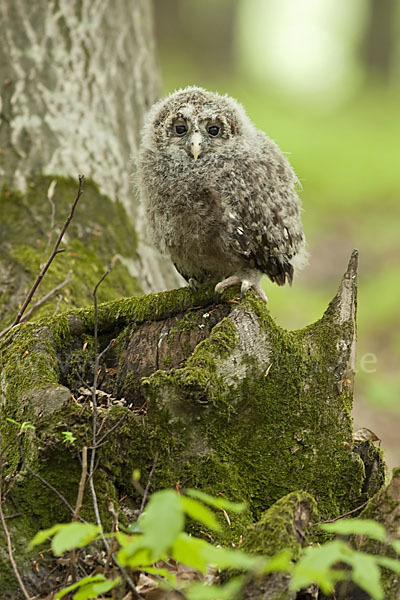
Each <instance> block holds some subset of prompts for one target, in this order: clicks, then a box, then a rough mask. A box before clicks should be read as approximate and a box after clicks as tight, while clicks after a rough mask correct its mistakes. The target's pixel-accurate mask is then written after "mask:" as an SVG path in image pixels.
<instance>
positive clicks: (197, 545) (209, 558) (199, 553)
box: [172, 533, 266, 573]
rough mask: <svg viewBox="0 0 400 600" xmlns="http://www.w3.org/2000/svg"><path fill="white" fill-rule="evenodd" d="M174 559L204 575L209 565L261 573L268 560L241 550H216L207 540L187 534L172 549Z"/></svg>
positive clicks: (181, 536)
mask: <svg viewBox="0 0 400 600" xmlns="http://www.w3.org/2000/svg"><path fill="white" fill-rule="evenodd" d="M172 557H173V558H175V560H177V561H178V562H181V563H183V564H185V565H188V566H190V567H193V568H194V569H198V570H199V571H201V572H202V573H205V572H206V571H207V567H208V565H214V566H216V567H218V568H220V569H228V568H231V569H243V570H246V571H259V572H261V571H262V570H263V569H264V568H265V565H266V559H264V558H263V557H260V556H253V555H250V554H246V553H245V552H242V551H241V550H227V549H225V548H216V547H215V546H212V545H211V544H209V543H208V542H206V541H205V540H201V539H199V538H195V537H191V536H189V535H187V534H186V533H181V534H180V536H179V537H178V539H177V540H176V541H175V543H174V545H173V547H172Z"/></svg>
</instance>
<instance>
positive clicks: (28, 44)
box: [0, 0, 178, 320]
mask: <svg viewBox="0 0 400 600" xmlns="http://www.w3.org/2000/svg"><path fill="white" fill-rule="evenodd" d="M151 8H152V5H151V3H150V2H148V0H133V1H130V0H121V1H120V2H117V3H114V2H111V1H110V0H100V1H96V2H95V1H94V0H73V1H69V2H47V0H35V2H31V1H30V0H15V2H7V0H0V36H1V47H0V110H1V113H0V151H1V154H0V179H1V181H2V185H3V187H4V186H7V188H8V191H7V194H6V198H5V199H3V200H2V208H1V210H2V224H1V226H2V231H1V235H0V299H1V301H3V300H4V294H6V292H10V290H13V292H12V294H11V296H12V297H10V293H8V298H7V302H8V307H9V309H10V311H11V310H13V309H14V307H15V304H16V303H17V302H18V301H20V300H21V294H23V291H24V286H25V285H27V282H26V281H25V279H27V280H28V281H30V280H31V278H32V277H33V276H36V275H37V273H38V272H39V271H38V270H36V268H37V264H36V263H38V261H37V260H36V261H33V262H34V264H33V265H30V264H29V261H28V260H27V259H26V256H25V260H24V261H23V265H22V266H23V267H24V269H23V272H18V273H17V270H18V269H17V267H16V265H14V266H15V269H14V270H12V274H11V275H10V271H9V269H8V267H9V265H10V264H11V263H13V259H15V257H16V252H17V251H16V243H17V241H18V240H16V239H15V236H14V237H13V235H12V234H13V233H16V232H17V233H18V234H19V245H20V246H21V248H20V250H18V254H19V257H21V255H22V254H24V253H25V254H26V252H25V250H24V249H23V248H22V246H23V244H25V245H26V244H28V246H29V247H31V248H32V247H33V249H34V250H35V249H37V251H38V255H39V254H40V253H43V250H44V246H45V243H43V241H44V242H46V235H47V233H48V232H49V229H50V215H51V207H50V204H49V202H48V201H47V200H46V193H45V192H44V193H43V190H42V187H43V185H42V184H41V185H39V188H40V190H41V192H40V193H41V194H42V195H41V197H39V198H38V199H37V200H34V199H33V198H32V197H31V196H32V195H31V196H30V199H29V202H28V201H27V200H26V198H27V194H26V192H27V190H29V189H30V187H32V186H33V187H34V186H35V185H36V184H35V183H34V184H32V183H31V178H36V183H37V178H38V177H42V178H43V177H45V176H48V177H51V178H57V177H60V176H61V177H70V178H74V180H75V179H76V177H77V175H78V173H83V174H84V175H85V176H86V178H89V177H90V178H91V179H93V181H94V183H95V184H96V185H98V186H99V188H100V192H101V193H103V194H107V196H108V197H109V199H110V200H111V201H110V202H109V204H111V205H113V204H114V205H115V201H119V202H120V203H122V205H123V207H124V209H125V211H126V213H127V216H126V217H125V218H120V219H119V221H118V219H116V214H114V213H115V212H116V209H115V207H114V208H110V211H111V212H110V213H109V214H108V215H107V208H106V206H105V202H104V201H103V202H100V200H98V199H94V198H92V199H91V203H92V204H91V206H90V207H88V210H89V209H91V210H92V214H91V215H90V216H89V215H88V214H87V221H85V220H84V221H82V220H81V222H80V223H79V224H80V232H78V238H79V240H80V241H81V242H82V244H83V245H84V249H87V248H90V247H92V244H93V242H95V236H96V235H97V236H98V237H99V236H103V239H106V238H107V233H109V234H110V235H109V238H110V237H113V238H114V239H116V240H119V241H124V242H125V249H124V250H122V249H121V248H118V247H117V246H118V245H117V244H115V245H114V244H113V243H110V245H109V247H108V248H107V249H106V250H105V248H104V247H103V248H102V250H103V256H102V257H101V258H102V259H103V263H104V264H107V262H109V261H111V259H112V257H113V255H114V254H117V253H118V257H119V258H120V259H121V260H120V262H121V263H122V264H123V265H124V268H125V270H126V269H128V271H129V273H130V275H131V277H136V279H137V285H136V286H135V290H133V288H132V286H130V285H125V286H122V287H121V286H120V287H118V286H116V289H115V290H114V296H113V297H115V295H118V294H124V295H130V294H132V293H133V291H140V290H143V291H150V290H155V289H163V288H165V287H173V286H174V285H176V282H177V281H178V277H177V275H176V274H175V273H174V271H173V268H172V266H170V264H169V262H168V263H167V262H166V261H164V259H161V258H160V257H159V256H158V255H157V256H156V255H155V254H154V253H153V251H152V250H151V249H150V248H148V247H147V245H146V244H145V243H142V242H140V243H139V245H137V241H136V236H135V233H134V230H133V225H132V222H133V223H134V228H135V230H136V233H138V232H141V231H142V228H143V227H142V222H143V220H142V214H141V212H140V209H139V208H138V205H137V204H138V203H137V198H136V197H135V194H134V191H133V186H132V171H133V166H132V161H131V159H132V157H134V156H135V154H136V151H137V147H138V142H139V134H140V129H141V126H142V121H143V115H144V113H145V112H146V111H147V109H148V108H149V107H150V106H151V105H152V103H153V102H154V101H155V100H156V99H158V97H159V94H160V87H161V86H160V77H159V69H158V66H157V63H156V59H155V42H154V34H153V18H152V10H151ZM50 181H51V179H50ZM42 183H43V180H42ZM48 185H49V182H48V183H47V186H48ZM39 188H38V189H39ZM46 189H47V188H46ZM15 191H19V192H22V194H25V201H23V200H21V201H20V202H19V204H18V202H17V199H14V200H13V202H11V201H8V202H7V198H10V194H13V193H14V192H15ZM61 195H62V190H61V182H60V181H58V183H57V186H56V189H55V193H54V201H55V203H56V208H57V210H56V221H55V222H56V224H57V225H58V224H61V223H62V222H63V219H64V218H65V216H64V214H63V213H65V211H66V210H67V208H68V204H70V203H72V200H73V196H72V195H71V197H69V198H68V199H65V201H64V202H63V203H61V200H59V199H60V197H61ZM84 198H85V195H84V196H83V200H82V203H83V204H82V206H83V207H84V208H83V209H82V210H80V208H78V211H77V216H76V217H75V222H76V223H78V221H79V219H85V216H84V213H85V204H84V203H85V202H86V204H87V200H86V201H85V200H84ZM58 201H59V203H58V204H57V202H58ZM36 202H37V204H36ZM17 205H18V210H16V211H15V212H16V214H15V215H11V211H12V207H15V206H17ZM100 207H101V208H100ZM86 212H87V211H86ZM111 213H113V218H112V217H111ZM6 217H7V221H6ZM129 220H130V221H131V231H129V232H127V231H125V230H124V228H123V227H122V226H121V225H120V224H121V222H122V223H124V222H125V223H127V222H128V221H129ZM33 223H35V224H36V225H37V227H36V229H35V230H32V224H33ZM27 228H29V230H28V229H27ZM10 230H11V231H10ZM93 232H94V235H93V234H92V235H90V234H91V233H93ZM73 233H74V239H76V234H77V232H76V231H74V232H73ZM125 234H126V235H125ZM124 235H125V239H122V238H123V237H124ZM10 248H11V249H12V250H13V257H11V256H10V254H9V251H10ZM68 250H69V248H68ZM78 253H79V252H78ZM95 254H96V255H98V251H97V248H96V251H95ZM40 258H41V257H40ZM14 262H15V261H14ZM39 262H40V260H39ZM31 263H32V261H31ZM30 266H32V269H30ZM16 269H17V270H16ZM99 269H100V271H101V270H102V269H101V268H99ZM67 270H68V269H67ZM67 270H66V271H65V274H66V272H67ZM90 270H91V266H90V264H88V265H87V272H88V273H89V272H90ZM26 271H30V272H29V273H28V276H27V277H25V279H24V273H25V275H26ZM73 271H74V272H73V275H72V283H71V286H72V287H73V286H74V285H78V284H79V283H80V282H77V281H76V274H75V269H73ZM13 274H14V275H13ZM64 276H65V275H64ZM95 276H96V277H97V279H98V278H99V275H98V274H96V275H95ZM11 280H12V281H11ZM14 280H15V281H14ZM126 281H128V278H126ZM20 282H22V289H21V285H19V283H20ZM88 287H89V288H90V285H89V286H88ZM81 291H82V290H81ZM87 291H88V296H87V297H88V298H91V292H90V289H88V290H87ZM103 292H104V290H103ZM6 295H7V294H6ZM83 296H85V293H84V294H83ZM103 299H105V298H104V297H103ZM81 302H82V298H81ZM90 302H91V299H90ZM0 320H1V314H0Z"/></svg>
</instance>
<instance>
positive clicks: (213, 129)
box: [208, 125, 220, 137]
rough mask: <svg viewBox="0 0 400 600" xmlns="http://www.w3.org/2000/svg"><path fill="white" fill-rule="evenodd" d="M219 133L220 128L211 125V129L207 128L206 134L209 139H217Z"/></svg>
mask: <svg viewBox="0 0 400 600" xmlns="http://www.w3.org/2000/svg"><path fill="white" fill-rule="evenodd" d="M219 132H220V128H219V127H218V125H211V127H209V128H208V133H209V134H210V135H211V137H217V135H218V134H219Z"/></svg>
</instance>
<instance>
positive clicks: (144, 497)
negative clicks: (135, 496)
mask: <svg viewBox="0 0 400 600" xmlns="http://www.w3.org/2000/svg"><path fill="white" fill-rule="evenodd" d="M157 460H158V452H156V454H155V456H154V460H153V466H152V467H151V471H150V473H149V476H148V478H147V484H146V487H145V490H144V494H143V498H142V504H141V505H140V509H139V514H138V519H139V517H140V515H141V514H142V512H143V511H144V507H145V505H146V501H147V496H148V494H149V490H150V484H151V478H152V477H153V473H154V469H155V468H156V464H157Z"/></svg>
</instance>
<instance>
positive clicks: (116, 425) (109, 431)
mask: <svg viewBox="0 0 400 600" xmlns="http://www.w3.org/2000/svg"><path fill="white" fill-rule="evenodd" d="M127 415H128V413H124V414H123V415H122V417H121V418H120V419H118V421H117V422H116V423H115V425H113V426H112V427H111V428H110V429H109V430H108V431H106V432H105V433H103V435H102V436H101V438H100V439H98V440H97V444H96V448H98V447H99V446H100V444H101V443H102V442H104V440H105V439H106V437H108V436H109V435H110V433H112V432H113V431H115V429H117V428H118V427H119V426H120V425H121V423H122V421H124V420H125V419H126V417H127Z"/></svg>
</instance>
